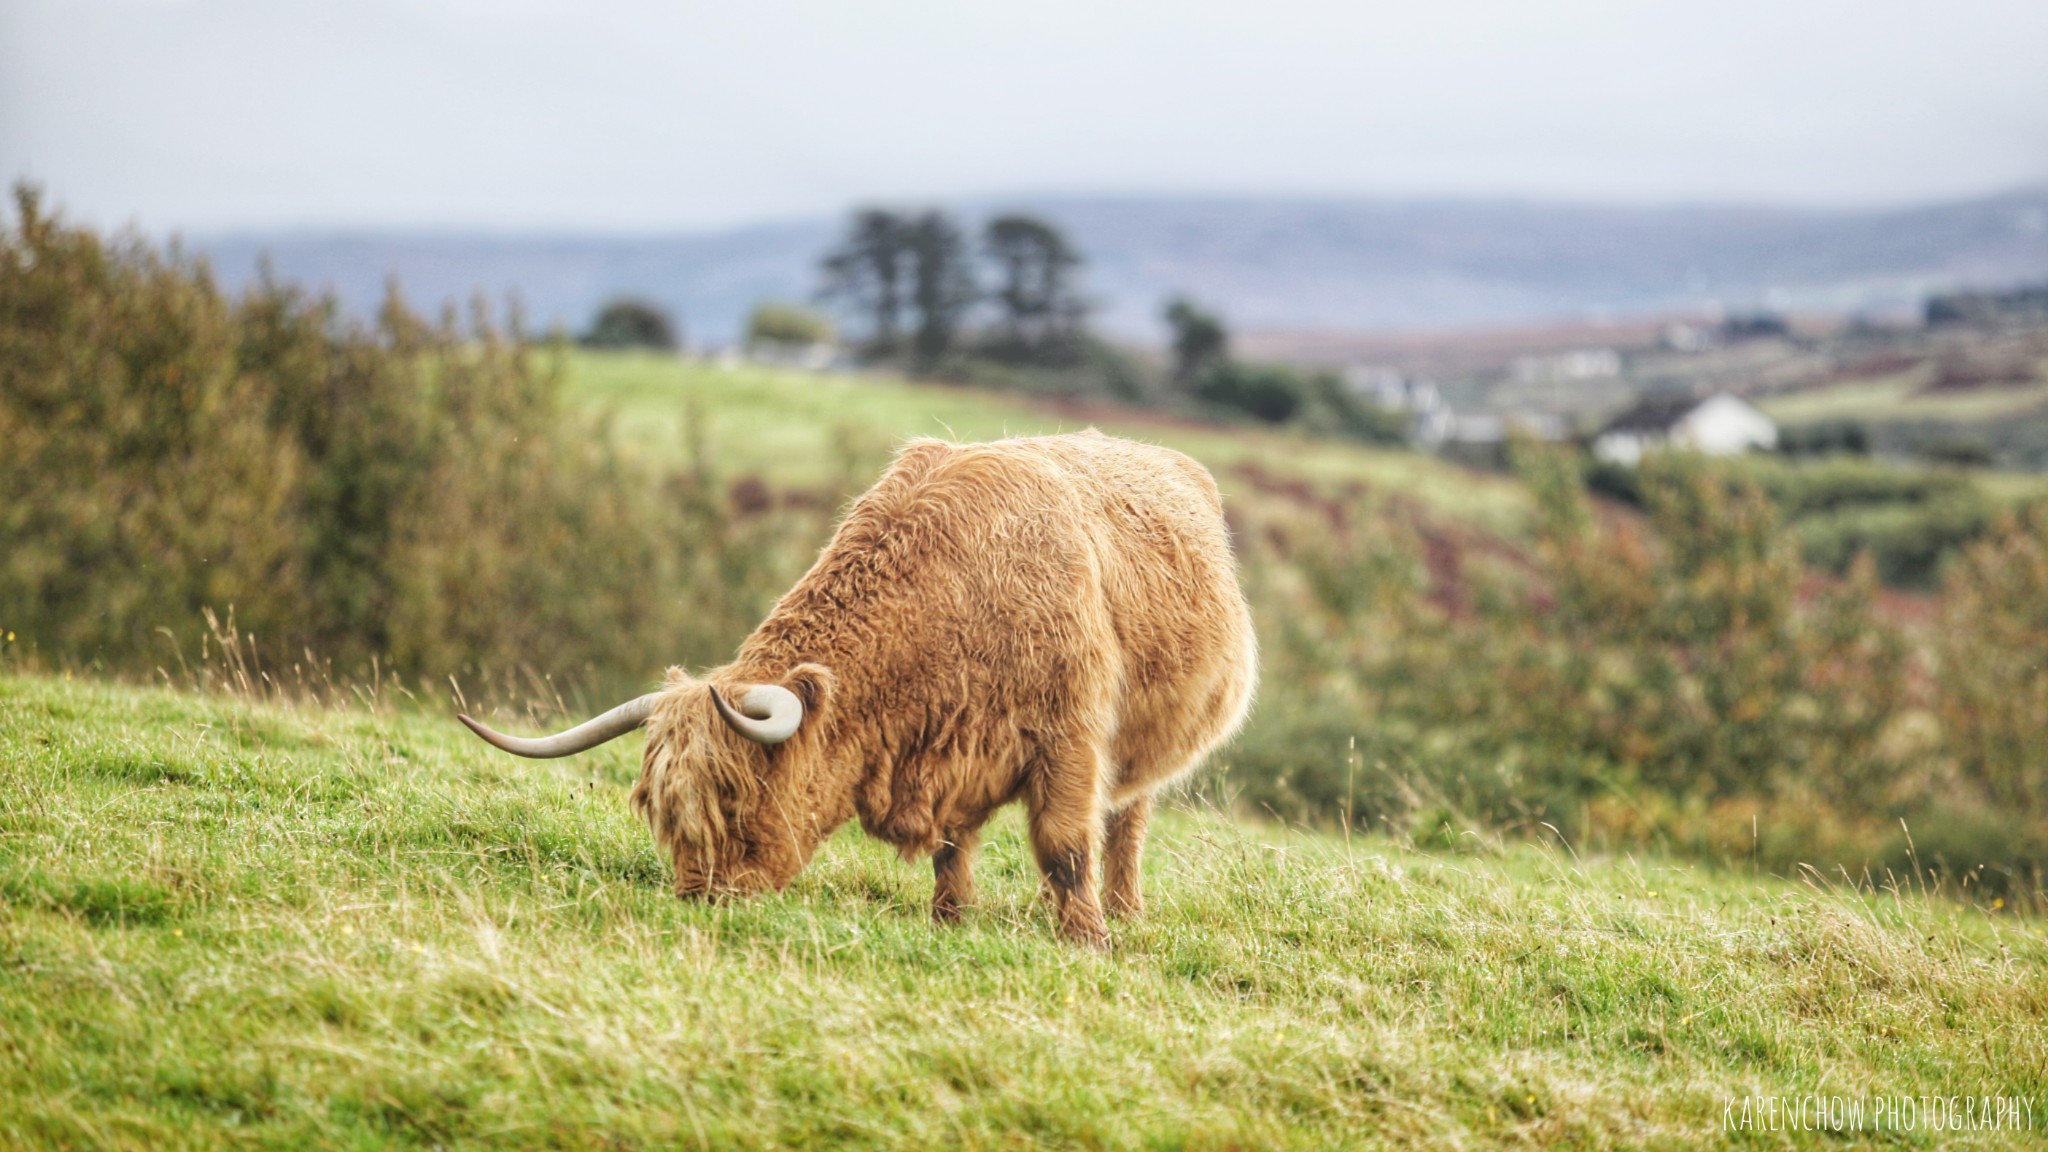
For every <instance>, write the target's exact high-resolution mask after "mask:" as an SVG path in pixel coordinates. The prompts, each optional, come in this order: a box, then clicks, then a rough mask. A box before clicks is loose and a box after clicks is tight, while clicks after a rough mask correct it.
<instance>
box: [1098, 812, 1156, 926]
mask: <svg viewBox="0 0 2048 1152" xmlns="http://www.w3.org/2000/svg"><path fill="white" fill-rule="evenodd" d="M1151 822H1152V797H1151V796H1149V795H1148V796H1140V797H1138V798H1137V799H1135V800H1133V801H1131V802H1130V803H1129V804H1126V805H1124V806H1123V809H1122V810H1121V811H1117V812H1112V813H1110V815H1109V821H1108V827H1107V828H1106V829H1105V830H1104V834H1103V838H1102V904H1103V907H1104V909H1105V910H1106V911H1108V913H1109V914H1110V915H1111V916H1116V917H1119V918H1130V917H1134V916H1137V915H1139V914H1140V913H1142V912H1144V911H1145V893H1144V889H1143V887H1142V886H1141V884H1140V882H1139V878H1138V865H1139V860H1140V858H1141V857H1142V856H1143V855H1144V851H1145V827H1146V825H1148V824H1150V823H1151Z"/></svg>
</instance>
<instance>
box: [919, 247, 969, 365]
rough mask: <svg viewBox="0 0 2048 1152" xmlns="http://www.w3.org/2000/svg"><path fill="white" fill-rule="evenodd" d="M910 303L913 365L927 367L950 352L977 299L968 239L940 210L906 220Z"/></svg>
mask: <svg viewBox="0 0 2048 1152" xmlns="http://www.w3.org/2000/svg"><path fill="white" fill-rule="evenodd" d="M905 244H906V247H907V248H908V249H909V252H910V270H911V304H912V305H913V306H914V307H915V308H916V310H917V331H916V332H915V333H914V334H913V335H912V338H911V352H912V353H913V356H914V359H915V360H916V362H917V363H918V364H919V365H920V366H923V367H930V366H931V365H933V364H936V363H937V362H938V361H939V360H940V359H942V358H943V357H944V356H945V355H946V354H947V353H948V352H951V351H952V350H953V342H954V339H955V338H956V337H957V336H958V335H959V332H960V328H961V326H962V324H963V322H964V321H965V320H966V318H967V312H968V310H969V309H971V308H973V307H974V304H975V302H976V300H978V299H979V296H980V291H979V289H978V288H977V287H976V285H975V282H974V265H973V263H972V262H971V261H970V260H969V258H968V251H967V241H966V239H965V237H963V236H962V235H961V233H960V229H959V227H958V226H956V225H955V224H954V223H953V221H952V220H951V219H950V218H949V217H947V216H946V214H945V213H943V212H938V211H932V212H926V213H925V214H923V215H922V216H919V217H917V218H916V219H915V220H912V221H911V222H910V226H909V228H908V230H907V232H906V235H905Z"/></svg>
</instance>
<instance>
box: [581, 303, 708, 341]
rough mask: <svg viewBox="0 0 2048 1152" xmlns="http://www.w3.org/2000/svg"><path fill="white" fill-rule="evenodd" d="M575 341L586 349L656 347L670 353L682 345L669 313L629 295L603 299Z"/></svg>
mask: <svg viewBox="0 0 2048 1152" xmlns="http://www.w3.org/2000/svg"><path fill="white" fill-rule="evenodd" d="M578 342H579V343H581V344H583V345H584V346H585V347H588V348H659V349H662V350H664V351H669V352H673V351H675V350H676V349H677V348H679V347H681V346H682V339H681V336H680V334H679V333H678V332H677V331H676V323H675V320H674V319H673V318H671V317H670V316H669V314H668V312H666V311H665V310H663V309H662V308H661V307H659V306H658V305H655V304H651V303H649V302H648V301H645V300H641V299H637V298H635V297H631V296H616V297H613V298H612V299H610V300H608V301H606V302H605V305H604V307H602V308H600V309H598V310H597V317H596V319H594V320H592V321H591V322H590V330H589V331H588V332H585V333H584V334H583V336H582V338H581V339H580V340H579V341H578Z"/></svg>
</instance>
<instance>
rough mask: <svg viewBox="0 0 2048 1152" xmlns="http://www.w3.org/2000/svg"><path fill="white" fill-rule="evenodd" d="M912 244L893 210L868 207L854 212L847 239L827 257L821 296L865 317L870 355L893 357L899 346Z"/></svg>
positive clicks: (908, 227)
mask: <svg viewBox="0 0 2048 1152" xmlns="http://www.w3.org/2000/svg"><path fill="white" fill-rule="evenodd" d="M910 241H911V223H910V222H909V221H907V220H905V219H904V218H903V217H901V216H898V215H896V214H895V213H894V212H889V211H885V210H883V209H880V208H867V209H862V210H861V211H859V212H856V213H854V216H853V221H852V224H851V226H850V227H849V228H848V229H847V233H846V239H845V240H843V241H841V242H840V244H839V247H837V248H835V249H833V250H832V251H831V252H828V253H826V255H825V260H824V263H823V271H824V276H825V279H824V285H823V287H822V288H821V289H820V291H819V295H820V296H821V297H822V298H824V299H827V300H837V301H839V302H840V303H841V304H842V305H843V306H845V307H847V308H850V309H852V310H853V311H855V312H857V313H860V314H861V315H862V316H863V317H864V319H865V320H866V322H867V325H868V340H867V346H866V350H867V352H868V354H869V355H870V356H893V355H895V354H896V352H897V351H898V350H899V348H900V346H901V342H902V316H903V292H904V280H905V274H904V273H905V264H906V262H907V260H908V258H909V255H910Z"/></svg>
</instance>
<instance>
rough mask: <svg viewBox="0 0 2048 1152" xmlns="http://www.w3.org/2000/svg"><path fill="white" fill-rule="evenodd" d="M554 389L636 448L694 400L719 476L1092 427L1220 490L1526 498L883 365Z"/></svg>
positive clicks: (1511, 510) (612, 362) (666, 377)
mask: <svg viewBox="0 0 2048 1152" xmlns="http://www.w3.org/2000/svg"><path fill="white" fill-rule="evenodd" d="M565 367H566V372H565V376H566V381H567V387H566V391H565V395H566V399H567V400H568V401H569V402H570V403H571V404H574V405H578V406H581V407H584V408H586V409H591V410H596V411H601V412H606V413H609V414H610V416H611V426H612V430H613V434H614V435H615V436H616V437H617V438H618V440H619V441H620V442H621V443H622V444H624V445H627V446H629V447H630V448H632V449H633V450H634V451H636V452H638V453H642V454H645V455H646V456H648V457H650V458H652V459H656V460H661V461H664V462H676V461H680V460H682V459H684V458H685V454H686V451H687V449H686V447H685V446H686V444H687V442H688V438H687V437H686V435H685V431H684V419H685V418H684V413H685V411H686V410H687V408H688V406H689V405H691V404H695V405H696V406H697V409H698V411H699V413H700V414H701V419H702V421H703V423H702V427H701V430H700V436H701V439H702V443H703V446H704V453H705V456H706V457H707V460H708V463H709V464H710V465H711V466H712V467H713V468H714V469H715V470H716V471H718V472H720V473H722V474H725V475H728V476H739V475H744V474H749V473H752V474H756V475H760V476H763V477H765V478H767V479H769V480H770V481H771V482H774V483H777V484H783V485H808V486H816V485H822V484H827V483H834V482H838V481H840V480H842V479H845V478H848V477H846V476H845V473H847V472H849V471H851V472H852V473H853V474H854V475H853V476H852V477H851V478H852V479H854V480H856V482H857V484H858V486H860V487H865V486H866V484H867V483H868V482H869V481H870V480H871V479H872V478H873V474H874V473H875V472H876V471H879V469H880V467H881V466H882V465H883V464H884V463H886V462H887V458H888V453H889V452H890V451H892V450H893V449H894V447H895V446H896V445H897V444H899V443H901V442H902V441H903V440H905V439H907V438H909V437H912V436H940V437H944V438H946V439H949V440H963V441H964V440H992V439H996V438H998V437H1001V436H1025V435H1037V434H1041V433H1048V432H1061V431H1067V432H1071V431H1075V430H1077V429H1080V428H1085V427H1087V426H1089V425H1091V424H1093V425H1096V426H1098V427H1100V428H1101V429H1102V430H1103V431H1105V432H1109V433H1112V434H1114V435H1119V436H1128V437H1131V438H1133V439H1139V440H1146V441H1150V442H1153V443H1157V444H1165V445H1167V446H1169V447H1172V448H1178V449H1180V450H1181V451H1183V452H1186V453H1188V454H1189V455H1191V456H1193V457H1195V458H1196V459H1198V460H1200V461H1202V462H1203V463H1204V464H1207V465H1208V466H1209V467H1210V469H1211V470H1213V471H1214V472H1215V473H1216V475H1217V480H1218V481H1219V482H1220V483H1221V484H1222V485H1223V488H1224V491H1225V493H1226V495H1227V494H1230V493H1231V492H1232V491H1233V488H1234V487H1235V486H1238V485H1239V484H1240V483H1241V481H1240V480H1239V479H1238V478H1237V477H1235V476H1233V474H1232V469H1233V468H1234V466H1236V465H1240V464H1247V463H1249V464H1256V465H1258V466H1259V467H1261V468H1262V469H1265V470H1267V471H1269V472H1273V473H1276V474H1279V475H1284V476H1287V477H1290V478H1295V479H1300V480H1306V481H1309V482H1311V483H1316V484H1322V485H1327V486H1335V485H1340V484H1345V483H1351V482H1357V483H1362V484H1364V485H1367V486H1368V487H1372V488H1376V489H1379V490H1382V491H1385V492H1389V493H1400V494H1405V495H1408V496H1412V497H1414V498H1416V499H1418V500H1420V501H1422V502H1424V503H1426V504H1428V505H1430V506H1431V507H1432V508H1434V509H1436V510H1437V511H1439V512H1441V513H1443V514H1445V515H1448V516H1451V517H1453V518H1456V519H1459V520H1462V521H1465V522H1466V523H1469V524H1471V525H1473V526H1475V527H1479V528H1484V529H1487V530H1489V531H1493V532H1497V533H1502V534H1512V533H1516V532H1519V531H1520V530H1521V528H1522V526H1523V524H1524V520H1525V517H1526V514H1527V511H1528V504H1527V500H1526V498H1525V497H1524V495H1523V493H1522V491H1521V489H1520V488H1519V487H1518V486H1517V485H1515V484H1514V483H1513V482H1512V481H1511V480H1509V479H1508V478H1506V477H1502V476H1494V475H1488V474H1485V473H1479V472H1473V471H1470V470H1468V469H1463V468H1459V467H1457V466H1455V465H1452V464H1447V463H1445V462H1443V461H1440V460H1437V459H1435V458H1434V457H1430V456H1427V455H1423V454H1420V453H1414V452H1395V451H1387V450H1383V449H1373V448H1367V447H1364V446H1362V445H1358V444H1350V443H1345V442H1343V441H1339V440H1330V439H1321V438H1316V437H1310V436H1306V435H1301V434H1297V433H1292V432H1283V431H1274V430H1267V429H1259V428H1251V427H1244V426H1231V427H1227V428H1226V427H1221V426H1213V427H1212V426H1207V425H1204V424H1201V423H1198V422H1193V421H1184V420H1175V419H1171V418H1167V417H1162V416H1159V415H1156V414H1153V413H1147V412H1142V411H1139V410H1136V409H1128V408H1117V407H1113V406H1109V405H1091V406H1087V407H1076V406H1072V405H1065V406H1063V405H1060V404H1058V403H1055V402H1049V401H1038V400H1033V399H1031V398H1028V397H1025V396H1020V395H1005V394H1001V393H992V392H986V391H976V390H971V389H966V388H952V387H947V386H945V385H941V384H924V383H910V382H906V381H903V380H899V379H895V378H892V377H879V376H862V375H850V374H848V375H818V374H813V373H807V372H797V371H789V370H781V369H772V368H761V367H755V366H743V367H730V368H728V367H720V366H717V365H714V364H706V363H700V362H695V361H688V360H681V359H678V358H676V357H673V356H662V355H654V354H645V353H639V354H636V353H610V352H607V353H592V352H584V351H571V352H570V353H569V354H568V360H567V364H566V366H565Z"/></svg>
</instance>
